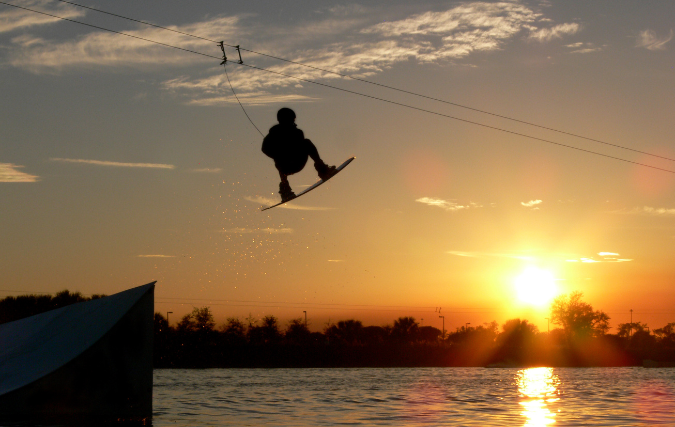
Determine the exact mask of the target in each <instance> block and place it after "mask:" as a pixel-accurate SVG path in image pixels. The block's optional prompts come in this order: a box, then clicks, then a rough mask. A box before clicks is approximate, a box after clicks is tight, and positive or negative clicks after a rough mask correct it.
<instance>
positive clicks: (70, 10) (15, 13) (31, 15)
mask: <svg viewBox="0 0 675 427" xmlns="http://www.w3.org/2000/svg"><path fill="white" fill-rule="evenodd" d="M12 3H13V4H15V5H17V6H21V7H26V8H30V9H35V10H38V11H41V12H45V13H49V14H52V15H57V16H61V17H63V18H68V19H74V18H78V17H81V16H84V15H85V12H84V10H82V9H78V8H76V7H74V6H70V5H68V4H65V3H57V4H54V3H53V2H50V1H44V0H13V1H12ZM2 8H3V11H2V12H0V33H7V32H10V31H15V30H19V29H24V28H30V27H36V26H40V25H47V24H53V23H56V22H62V20H61V19H58V18H53V17H51V16H47V15H41V14H38V13H35V12H31V11H28V10H24V9H19V8H13V7H9V8H8V7H7V6H6V5H3V6H2Z"/></svg>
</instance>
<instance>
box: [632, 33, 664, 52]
mask: <svg viewBox="0 0 675 427" xmlns="http://www.w3.org/2000/svg"><path fill="white" fill-rule="evenodd" d="M672 39H673V30H672V29H671V30H670V33H669V34H668V36H665V37H661V38H659V37H658V36H657V35H656V32H655V31H652V30H644V31H640V34H639V35H638V37H637V41H636V42H635V47H644V48H645V49H649V50H663V49H665V48H666V44H667V43H668V42H669V41H671V40H672Z"/></svg>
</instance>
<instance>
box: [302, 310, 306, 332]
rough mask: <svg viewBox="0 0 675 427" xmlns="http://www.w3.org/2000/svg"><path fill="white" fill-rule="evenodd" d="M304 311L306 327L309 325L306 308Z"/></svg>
mask: <svg viewBox="0 0 675 427" xmlns="http://www.w3.org/2000/svg"><path fill="white" fill-rule="evenodd" d="M302 312H303V313H305V328H306V327H307V312H306V311H305V310H302Z"/></svg>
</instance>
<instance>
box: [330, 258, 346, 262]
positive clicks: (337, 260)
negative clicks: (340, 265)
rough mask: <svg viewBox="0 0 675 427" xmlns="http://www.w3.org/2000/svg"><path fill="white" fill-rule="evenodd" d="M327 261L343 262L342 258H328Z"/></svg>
mask: <svg viewBox="0 0 675 427" xmlns="http://www.w3.org/2000/svg"><path fill="white" fill-rule="evenodd" d="M328 262H345V260H343V259H329V260H328Z"/></svg>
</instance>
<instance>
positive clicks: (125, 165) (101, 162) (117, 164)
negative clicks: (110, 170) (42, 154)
mask: <svg viewBox="0 0 675 427" xmlns="http://www.w3.org/2000/svg"><path fill="white" fill-rule="evenodd" d="M49 160H51V161H52V162H65V163H85V164H89V165H97V166H113V167H123V168H157V169H173V168H174V167H175V166H174V165H167V164H162V163H123V162H111V161H107V160H87V159H63V158H58V157H54V158H51V159H49Z"/></svg>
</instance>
